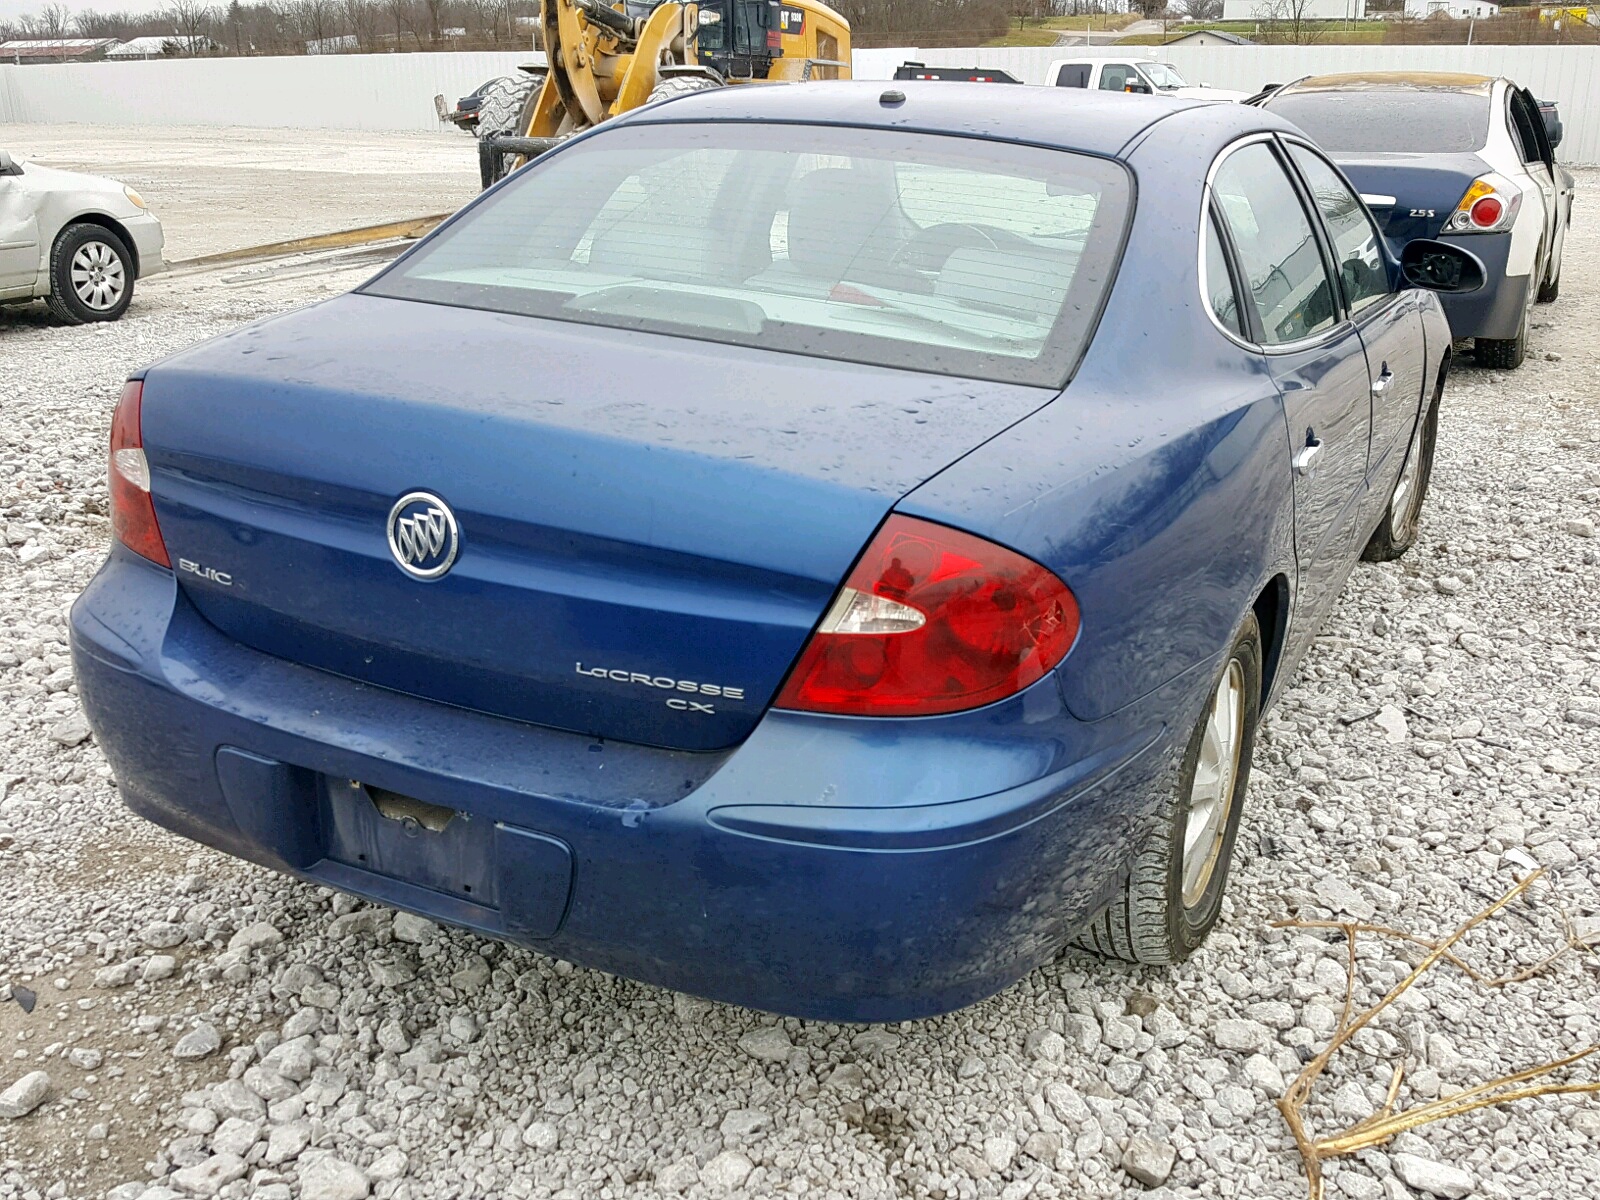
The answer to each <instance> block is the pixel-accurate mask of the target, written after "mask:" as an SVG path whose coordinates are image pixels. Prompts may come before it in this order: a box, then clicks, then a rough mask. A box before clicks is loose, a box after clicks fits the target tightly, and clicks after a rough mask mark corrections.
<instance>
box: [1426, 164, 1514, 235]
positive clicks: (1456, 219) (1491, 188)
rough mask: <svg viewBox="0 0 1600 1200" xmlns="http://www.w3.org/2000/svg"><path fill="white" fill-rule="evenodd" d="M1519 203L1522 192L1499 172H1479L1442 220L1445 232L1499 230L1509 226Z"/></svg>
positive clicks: (1496, 231) (1491, 231) (1494, 231)
mask: <svg viewBox="0 0 1600 1200" xmlns="http://www.w3.org/2000/svg"><path fill="white" fill-rule="evenodd" d="M1521 205H1522V193H1521V192H1520V191H1518V190H1517V187H1516V185H1515V184H1513V183H1511V181H1510V180H1508V179H1505V178H1503V177H1501V176H1499V175H1483V176H1480V177H1479V178H1477V179H1474V180H1473V181H1472V186H1471V187H1469V188H1467V190H1466V192H1465V194H1463V195H1462V197H1461V203H1459V204H1457V205H1456V211H1455V212H1453V213H1451V214H1450V219H1449V220H1448V221H1446V222H1445V225H1444V231H1445V232H1446V233H1499V232H1501V231H1502V230H1506V229H1510V228H1511V222H1512V221H1513V220H1515V219H1516V215H1517V209H1518V208H1519V207H1521Z"/></svg>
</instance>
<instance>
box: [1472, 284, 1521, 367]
mask: <svg viewBox="0 0 1600 1200" xmlns="http://www.w3.org/2000/svg"><path fill="white" fill-rule="evenodd" d="M1532 318H1533V289H1532V288H1530V289H1529V290H1528V298H1527V299H1526V300H1525V301H1523V304H1522V324H1521V326H1520V327H1519V328H1518V329H1517V336H1516V337H1514V338H1477V339H1476V340H1475V341H1474V342H1473V344H1472V356H1473V358H1475V359H1476V360H1477V363H1478V365H1479V366H1480V367H1484V368H1486V369H1488V370H1491V371H1515V370H1516V369H1517V368H1518V367H1520V366H1521V365H1522V361H1523V359H1525V358H1527V357H1528V322H1529V321H1530V320H1532Z"/></svg>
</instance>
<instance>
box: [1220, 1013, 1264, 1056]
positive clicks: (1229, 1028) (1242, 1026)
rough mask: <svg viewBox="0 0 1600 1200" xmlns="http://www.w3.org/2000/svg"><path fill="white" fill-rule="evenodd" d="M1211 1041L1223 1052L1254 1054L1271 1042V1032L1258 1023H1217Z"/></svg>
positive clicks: (1233, 1021) (1228, 1021)
mask: <svg viewBox="0 0 1600 1200" xmlns="http://www.w3.org/2000/svg"><path fill="white" fill-rule="evenodd" d="M1211 1040H1212V1041H1214V1042H1216V1044H1217V1045H1218V1046H1219V1047H1221V1048H1222V1049H1224V1050H1238V1051H1240V1052H1249V1053H1255V1052H1257V1051H1260V1050H1264V1049H1265V1048H1266V1047H1267V1046H1268V1045H1269V1044H1271V1041H1272V1031H1271V1030H1270V1029H1268V1028H1267V1027H1266V1026H1265V1025H1263V1024H1261V1023H1260V1022H1259V1021H1241V1020H1227V1021H1218V1022H1217V1024H1216V1027H1215V1028H1214V1029H1213V1030H1212V1031H1211Z"/></svg>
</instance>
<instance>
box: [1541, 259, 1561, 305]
mask: <svg viewBox="0 0 1600 1200" xmlns="http://www.w3.org/2000/svg"><path fill="white" fill-rule="evenodd" d="M1559 299H1561V268H1560V267H1557V268H1556V277H1555V278H1554V279H1552V280H1550V281H1549V282H1548V283H1541V284H1540V285H1539V303H1540V304H1550V303H1553V302H1554V301H1556V300H1559Z"/></svg>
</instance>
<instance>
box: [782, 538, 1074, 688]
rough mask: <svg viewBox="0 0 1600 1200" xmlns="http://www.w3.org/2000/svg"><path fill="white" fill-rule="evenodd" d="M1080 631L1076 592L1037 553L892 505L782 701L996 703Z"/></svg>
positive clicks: (1040, 670)
mask: <svg viewBox="0 0 1600 1200" xmlns="http://www.w3.org/2000/svg"><path fill="white" fill-rule="evenodd" d="M1077 636H1078V602H1077V600H1076V598H1075V597H1074V596H1073V594H1072V592H1071V591H1070V590H1069V589H1068V588H1067V585H1066V584H1064V583H1062V582H1061V580H1059V579H1057V578H1056V577H1055V575H1053V574H1052V573H1051V572H1050V571H1048V570H1046V569H1045V568H1044V567H1042V566H1040V565H1039V564H1038V563H1036V562H1034V561H1032V560H1031V559H1028V558H1024V557H1023V556H1022V555H1020V554H1018V553H1016V552H1015V551H1012V550H1007V549H1006V548H1005V547H1004V546H997V545H995V544H994V543H993V542H988V541H985V540H983V539H982V538H979V537H974V536H972V535H971V534H968V533H961V532H959V531H958V530H954V529H949V528H947V527H945V526H943V525H935V524H933V523H932V522H929V521H922V520H918V519H916V518H914V517H906V516H901V515H899V514H892V515H891V516H890V517H889V519H888V521H886V522H885V523H884V525H883V527H882V528H881V529H879V530H878V534H877V536H876V537H874V538H873V539H872V542H871V544H870V545H869V546H868V547H867V549H866V552H865V553H863V554H862V556H861V558H860V559H859V560H858V561H857V563H856V565H855V568H854V570H852V571H851V572H850V577H849V578H848V579H846V580H845V585H844V587H843V588H842V589H841V590H840V592H839V594H838V596H837V597H836V598H835V599H834V602H833V605H832V607H831V608H829V609H828V612H827V615H826V616H824V617H823V619H822V624H821V625H819V626H818V627H817V631H816V632H815V633H814V634H813V635H812V636H811V640H810V641H809V642H807V643H806V647H805V649H804V650H803V651H801V654H800V660H799V662H797V663H796V664H795V667H794V670H793V671H792V672H791V673H790V675H789V679H788V681H787V682H786V683H785V684H784V686H783V690H782V691H781V692H779V694H778V698H777V700H776V701H775V702H774V703H775V704H776V706H777V707H778V708H787V709H797V710H800V711H802V712H819V713H838V714H846V715H851V716H882V717H909V716H929V715H932V714H935V713H948V712H957V711H960V710H962V709H967V708H976V707H978V706H979V705H983V704H991V703H993V702H994V701H996V700H1003V699H1004V698H1005V697H1007V696H1011V695H1014V694H1015V693H1017V692H1019V691H1021V690H1022V689H1023V688H1025V687H1027V686H1028V685H1029V684H1031V683H1034V682H1036V681H1037V680H1039V679H1041V678H1043V677H1044V675H1045V674H1046V673H1047V672H1049V671H1050V670H1052V669H1053V668H1054V667H1055V665H1056V664H1057V663H1059V662H1060V661H1061V660H1062V659H1063V658H1065V657H1066V655H1067V651H1069V650H1071V649H1072V644H1073V642H1074V641H1075V640H1076V639H1077Z"/></svg>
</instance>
